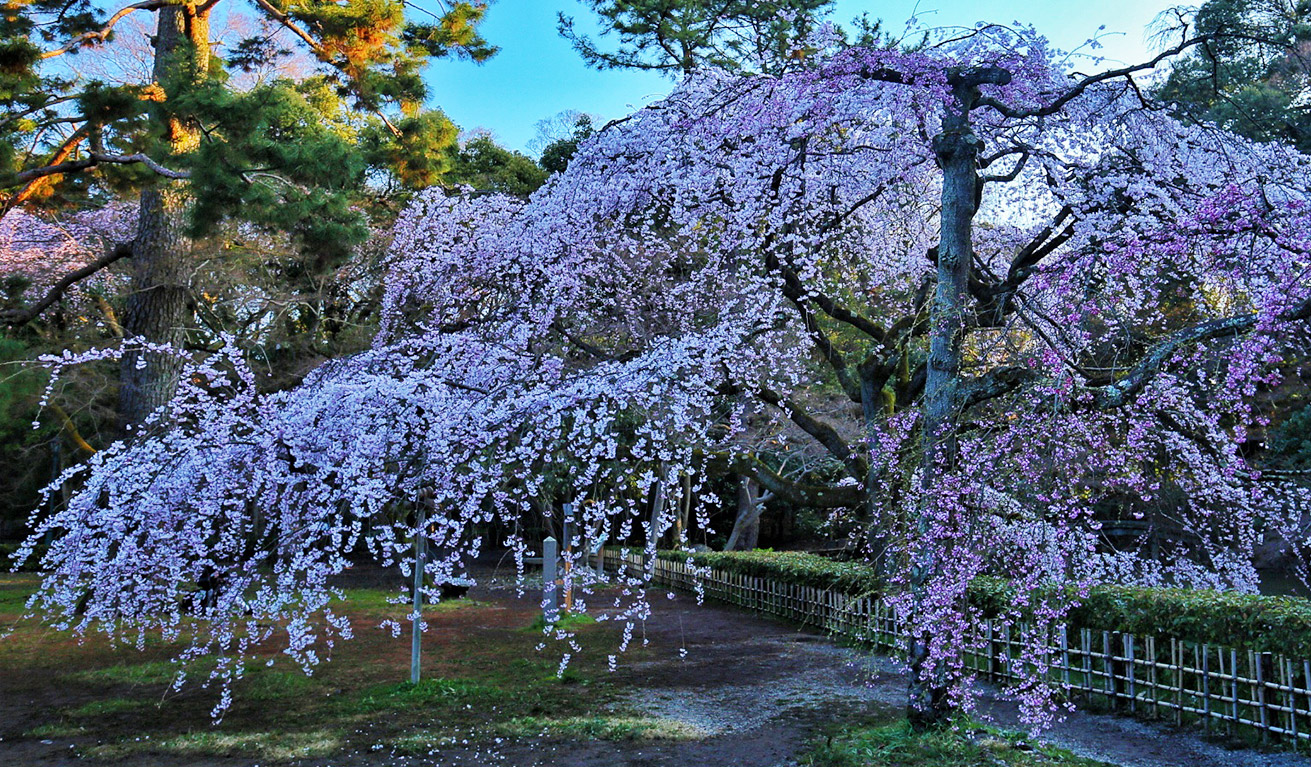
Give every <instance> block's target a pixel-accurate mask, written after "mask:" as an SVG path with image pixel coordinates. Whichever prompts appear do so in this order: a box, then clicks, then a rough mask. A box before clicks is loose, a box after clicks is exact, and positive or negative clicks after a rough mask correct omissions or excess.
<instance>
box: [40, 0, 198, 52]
mask: <svg viewBox="0 0 1311 767" xmlns="http://www.w3.org/2000/svg"><path fill="white" fill-rule="evenodd" d="M170 5H181V3H179V2H177V0H146V2H143V3H135V4H133V5H128V6H124V7H123V8H120V9H119V10H118V12H117V13H115V14H114V15H113V16H110V17H109V21H107V22H105V25H104V26H103V27H101V28H100V29H97V30H95V31H93V32H83V33H82V34H80V35H78V36H77V37H75V38H73V39H72V40H71V41H69V42H68V44H67V45H65V46H64V47H63V48H59V49H57V50H53V51H46V52H45V53H42V54H41V58H42V59H53V58H55V57H57V56H63V55H64V54H65V53H68V52H69V51H71V50H73V49H74V48H79V47H81V46H83V45H85V44H86V43H103V42H105V40H106V39H108V37H109V33H110V32H112V31H113V30H114V25H115V24H117V23H118V22H120V21H122V20H123V18H124V17H125V16H128V15H130V14H132V13H134V12H136V11H155V10H159V9H160V8H165V7H168V6H170Z"/></svg>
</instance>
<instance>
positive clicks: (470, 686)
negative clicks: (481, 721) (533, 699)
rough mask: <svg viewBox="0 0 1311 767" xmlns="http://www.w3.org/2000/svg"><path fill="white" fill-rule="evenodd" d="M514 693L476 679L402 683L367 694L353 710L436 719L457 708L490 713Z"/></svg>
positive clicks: (375, 689)
mask: <svg viewBox="0 0 1311 767" xmlns="http://www.w3.org/2000/svg"><path fill="white" fill-rule="evenodd" d="M512 694H513V693H511V692H509V691H507V690H504V689H502V688H501V687H499V686H496V685H491V684H485V683H483V682H479V681H475V680H472V679H423V680H420V682H419V683H418V684H411V683H409V682H398V683H396V684H385V685H379V686H377V687H374V688H372V689H370V690H366V691H365V692H364V693H363V694H362V695H361V696H359V698H358V699H357V700H356V701H354V703H353V704H352V706H351V709H352V710H353V711H357V712H360V713H377V712H384V711H405V710H410V709H419V708H421V709H423V710H424V711H428V712H431V713H432V714H433V715H437V714H439V713H440V712H441V711H442V710H443V709H449V708H454V707H459V708H464V707H465V706H472V707H474V708H478V709H480V710H482V709H490V708H492V707H493V706H498V705H500V704H502V703H504V702H506V700H507V698H509V697H511V696H512Z"/></svg>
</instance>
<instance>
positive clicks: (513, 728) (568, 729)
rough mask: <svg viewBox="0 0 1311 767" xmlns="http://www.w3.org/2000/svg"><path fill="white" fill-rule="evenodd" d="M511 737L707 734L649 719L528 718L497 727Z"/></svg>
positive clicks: (677, 736)
mask: <svg viewBox="0 0 1311 767" xmlns="http://www.w3.org/2000/svg"><path fill="white" fill-rule="evenodd" d="M495 731H496V733H497V734H498V735H501V736H503V737H508V738H532V737H546V738H562V739H568V740H700V739H701V738H704V737H706V736H707V733H706V732H705V731H704V730H702V729H700V728H698V727H694V726H693V725H690V724H687V723H684V722H678V721H674V720H672V719H658V718H655V717H648V716H626V715H619V714H612V715H602V716H571V717H563V718H554V719H553V718H547V717H539V716H525V717H519V718H517V719H511V720H510V721H508V722H506V723H504V724H503V725H500V726H498V727H497V728H496V729H495Z"/></svg>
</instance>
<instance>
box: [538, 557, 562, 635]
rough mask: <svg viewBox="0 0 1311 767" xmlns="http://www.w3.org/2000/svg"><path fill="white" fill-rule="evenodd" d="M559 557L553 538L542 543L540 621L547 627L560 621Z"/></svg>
mask: <svg viewBox="0 0 1311 767" xmlns="http://www.w3.org/2000/svg"><path fill="white" fill-rule="evenodd" d="M559 555H560V544H559V543H557V542H556V540H555V539H554V538H551V537H548V538H547V539H546V540H544V541H542V619H543V620H544V621H546V625H548V626H550V625H553V624H554V623H555V622H556V621H557V620H559V619H560V588H559V586H560V584H559V582H558V580H557V572H558V568H557V566H558V564H559V563H558V561H557V560H558V558H559Z"/></svg>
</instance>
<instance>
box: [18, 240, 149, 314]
mask: <svg viewBox="0 0 1311 767" xmlns="http://www.w3.org/2000/svg"><path fill="white" fill-rule="evenodd" d="M131 256H132V246H131V245H129V244H128V243H121V244H119V245H117V246H115V247H114V248H113V249H111V250H110V251H109V252H108V253H106V254H105V255H103V256H101V257H100V258H97V259H96V260H95V261H92V262H91V263H89V264H87V265H86V266H84V267H82V268H81V269H77V270H74V271H72V272H69V273H68V274H66V275H64V276H63V278H62V279H60V280H59V282H56V283H55V284H54V285H53V286H51V288H50V290H47V291H46V294H45V296H44V297H43V298H42V299H41V300H40V301H37V302H36V303H35V304H32V305H31V306H29V307H27V308H25V309H13V310H10V311H8V312H3V313H0V324H4V325H8V326H11V327H13V326H17V325H26V324H27V323H29V322H31V321H32V320H34V319H36V318H37V317H38V316H39V315H40V314H41V312H44V311H45V310H46V309H49V308H50V307H51V306H52V305H53V304H54V303H55V302H56V301H58V300H59V299H60V298H61V297H62V296H63V295H64V292H65V291H67V290H68V289H69V288H70V287H72V286H73V285H74V284H75V283H77V282H79V281H81V280H84V279H86V278H87V277H90V276H91V275H93V274H95V273H96V272H98V271H100V270H101V269H104V268H105V267H107V266H109V265H110V264H112V263H114V262H115V261H118V260H120V259H123V258H129V257H131Z"/></svg>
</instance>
